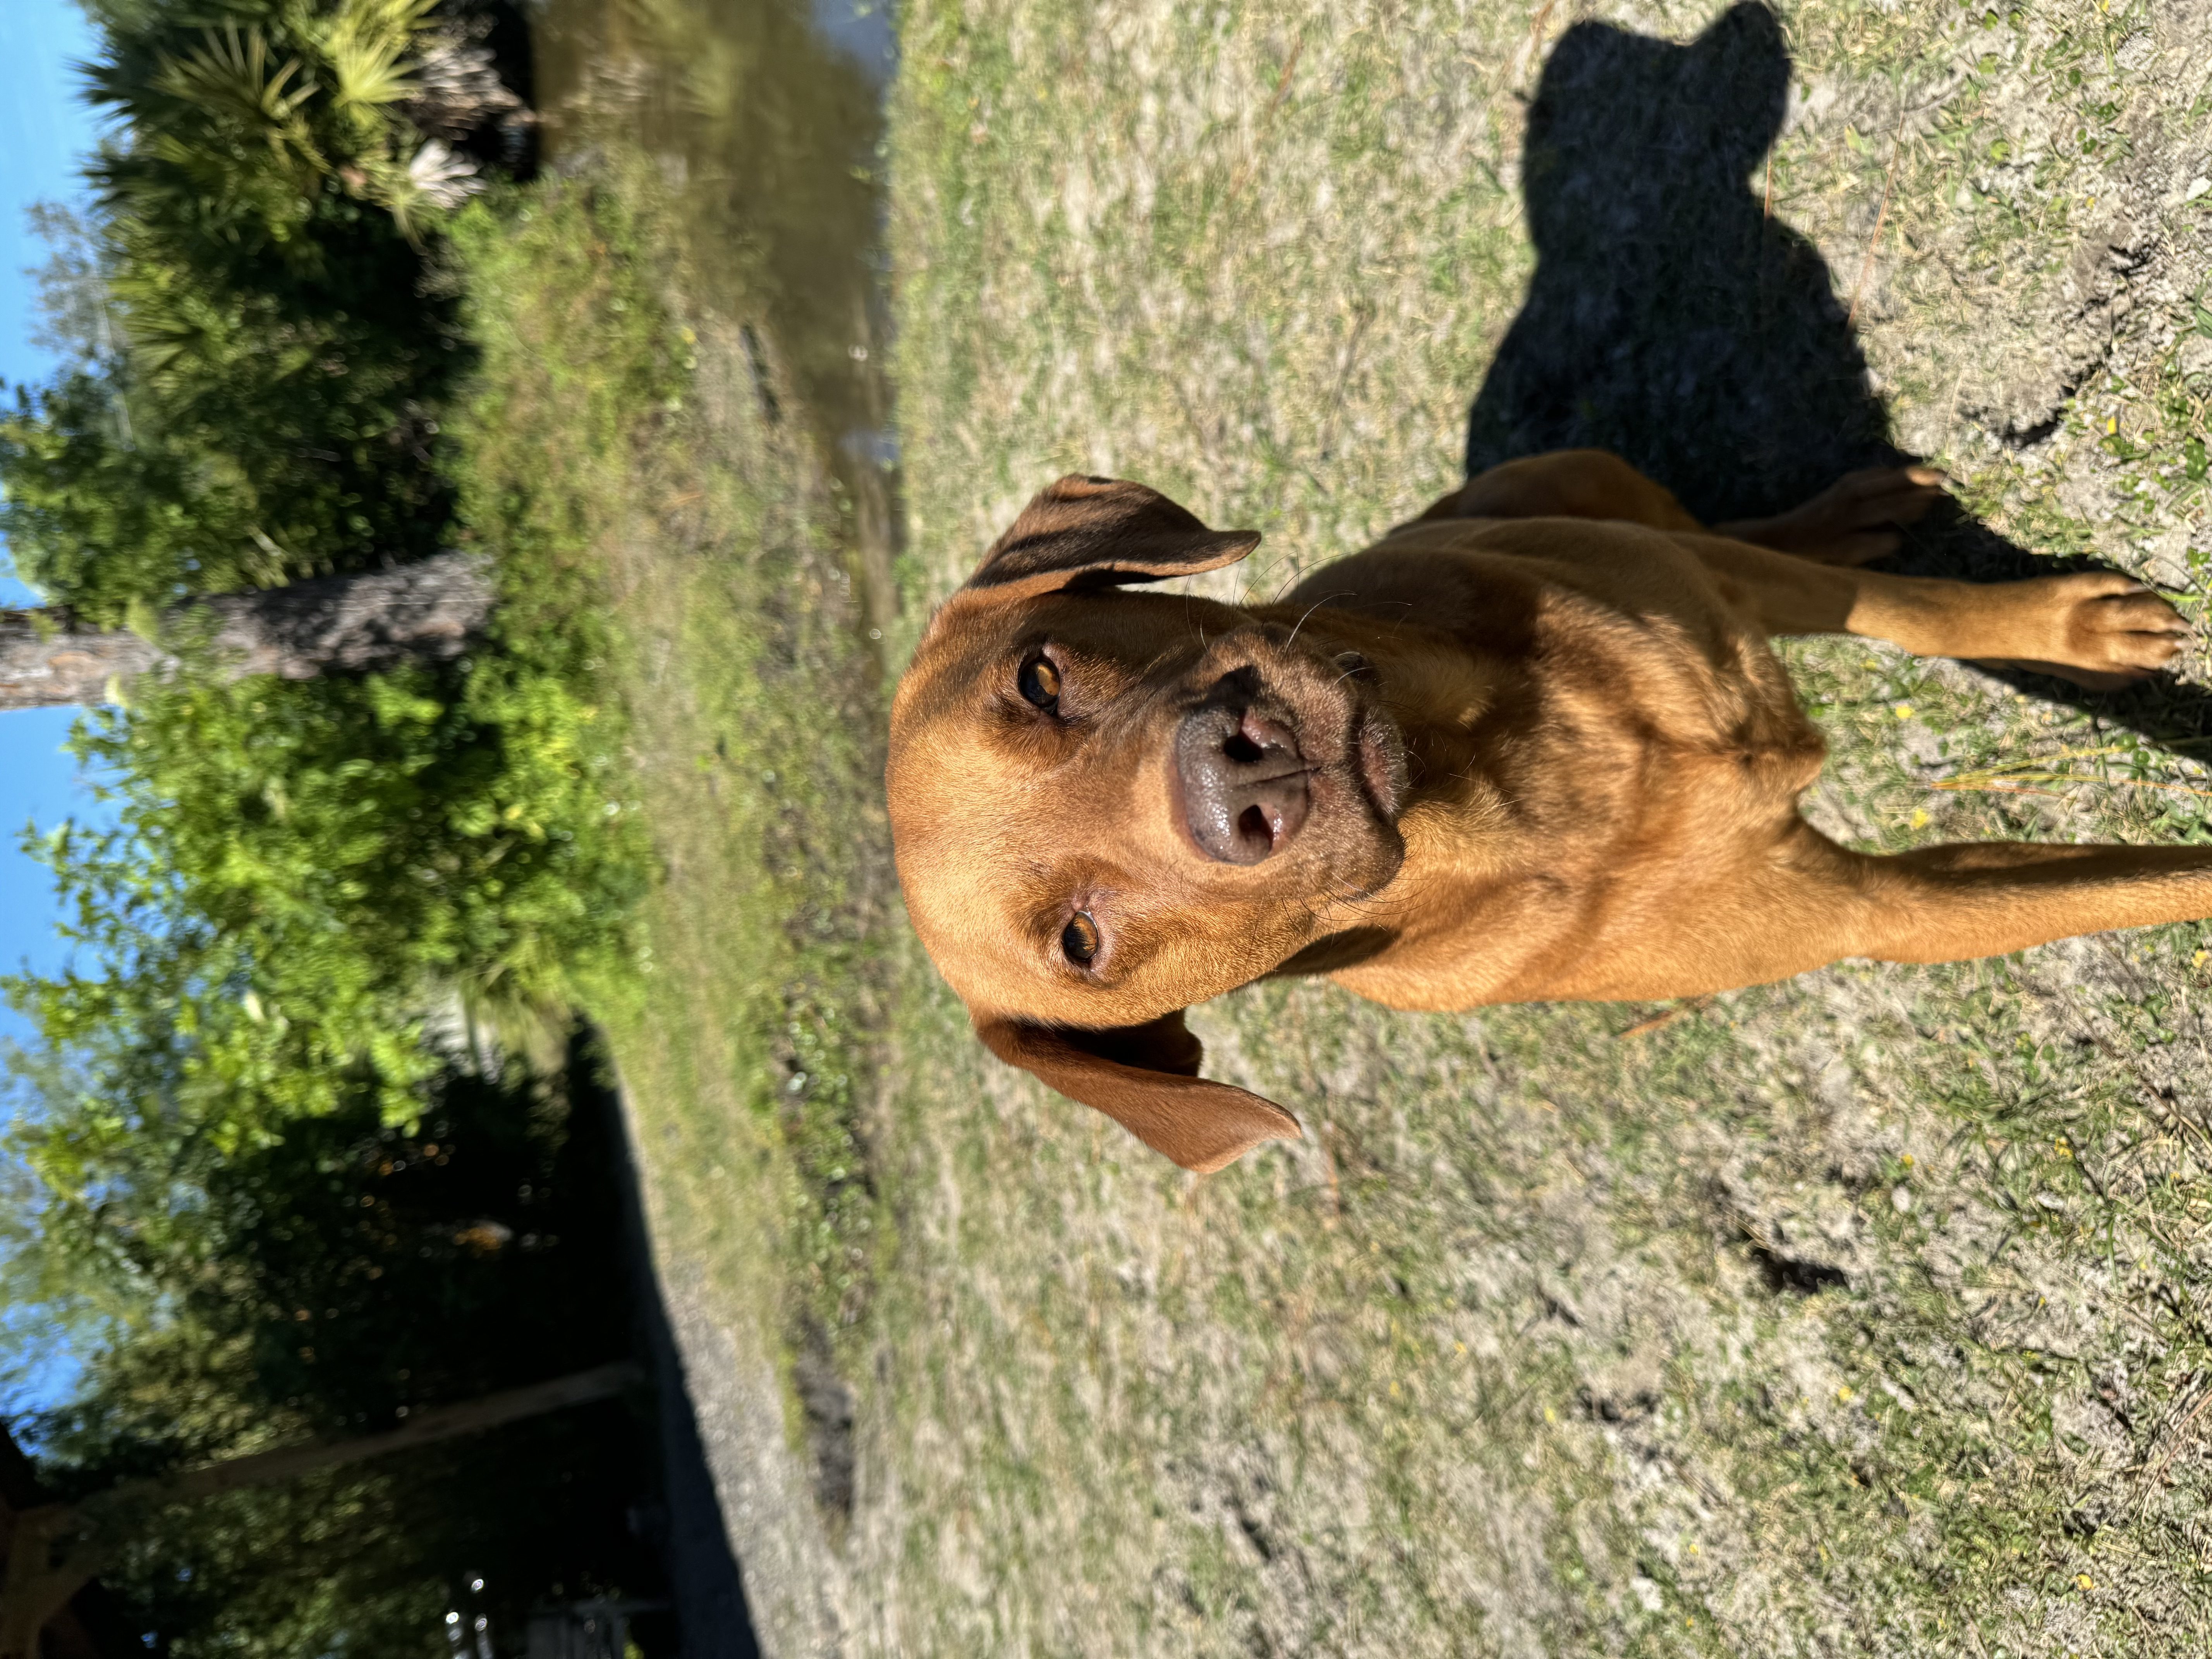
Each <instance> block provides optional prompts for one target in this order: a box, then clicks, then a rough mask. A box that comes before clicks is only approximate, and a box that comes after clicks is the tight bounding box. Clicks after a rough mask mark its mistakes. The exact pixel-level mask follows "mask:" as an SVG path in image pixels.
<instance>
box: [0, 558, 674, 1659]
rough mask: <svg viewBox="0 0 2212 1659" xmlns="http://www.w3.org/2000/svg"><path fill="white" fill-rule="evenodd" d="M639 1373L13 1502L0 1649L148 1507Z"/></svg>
mask: <svg viewBox="0 0 2212 1659" xmlns="http://www.w3.org/2000/svg"><path fill="white" fill-rule="evenodd" d="M299 586H306V584H304V583H302V584H299ZM287 591H289V590H287ZM256 597H258V596H256ZM644 1379H645V1373H644V1372H643V1371H641V1370H639V1368H638V1367H637V1366H636V1365H635V1364H632V1363H631V1362H629V1360H626V1359H625V1360H617V1361H616V1362H615V1363H614V1364H611V1365H601V1366H599V1367H597V1368H596V1369H594V1370H588V1371H574V1372H571V1373H570V1374H569V1375H568V1376H556V1377H554V1378H553V1379H551V1380H550V1382H545V1383H532V1384H530V1385H529V1386H528V1387H526V1388H520V1389H507V1391H506V1392H505V1393H503V1394H491V1395H483V1397H481V1398H480V1399H476V1400H469V1401H463V1402H462V1403H460V1404H459V1405H457V1406H434V1407H431V1408H430V1409H428V1410H427V1411H422V1412H418V1413H416V1414H415V1416H414V1417H413V1418H412V1419H410V1420H409V1421H408V1422H406V1423H404V1424H403V1425H401V1426H399V1427H398V1428H396V1429H387V1430H386V1431H384V1432H383V1433H382V1434H371V1435H364V1436H362V1437H361V1438H360V1439H357V1440H339V1441H334V1442H316V1441H308V1442H306V1443H301V1444H299V1445H293V1446H279V1447H277V1448H276V1449H275V1450H273V1451H264V1452H253V1453H251V1454H249V1455H246V1456H244V1457H233V1458H228V1459H226V1460H225V1461H224V1462H220V1463H209V1464H204V1465H203V1466H202V1467H200V1468H196V1469H182V1470H179V1471H178V1472H177V1473H175V1474H165V1475H157V1476H155V1478H154V1479H152V1480H132V1481H127V1482H125V1484H124V1485H122V1486H111V1487H109V1488H108V1489H107V1490H106V1492H94V1493H93V1494H92V1495H91V1496H90V1497H89V1498H79V1499H78V1500H77V1501H76V1503H74V1504H41V1505H40V1506H39V1507H38V1508H36V1509H28V1510H21V1511H20V1512H18V1513H16V1514H15V1515H13V1516H9V1517H8V1519H9V1521H10V1522H12V1525H11V1526H10V1528H9V1535H8V1537H7V1539H6V1543H7V1561H6V1571H5V1575H4V1577H0V1659H37V1655H38V1652H39V1648H40V1643H39V1632H40V1631H41V1630H43V1629H44V1628H45V1627H46V1621H47V1620H49V1619H51V1618H52V1617H53V1616H54V1614H55V1613H57V1612H58V1611H59V1610H60V1609H61V1608H62V1607H65V1606H67V1605H68V1602H69V1599H70V1597H71V1596H72V1595H76V1593H77V1591H78V1590H80V1589H83V1588H84V1586H85V1585H86V1583H88V1582H90V1580H91V1578H92V1577H93V1575H94V1573H96V1572H98V1571H100V1563H101V1562H102V1561H103V1560H105V1559H106V1558H107V1556H108V1555H109V1554H110V1553H112V1551H113V1550H114V1549H115V1547H117V1546H118V1544H119V1543H120V1542H122V1541H124V1540H125V1538H127V1537H128V1536H129V1535H130V1534H131V1532H132V1531H133V1530H134V1529H135V1528H136V1526H137V1523H138V1522H140V1521H142V1520H143V1517H144V1516H145V1515H146V1514H147V1513H148V1512H149V1510H156V1509H160V1508H161V1507H163V1506H164V1505H167V1504H189V1503H191V1502H194V1501H195V1500H197V1499H199V1498H212V1497H214V1496H216V1494H217V1493H219V1492H240V1491H243V1490H245V1489H246V1487H249V1486H276V1485H277V1484H279V1483H281V1482H283V1481H286V1480H294V1479H295V1478H297V1477H298V1476H300V1475H302V1474H308V1473H309V1472H311V1471H313V1470H315V1469H327V1468H333V1467H335V1466H337V1465H339V1464H343V1463H358V1462H362V1460H364V1459H366V1458H371V1457H382V1456H384V1455H386V1453H389V1452H395V1451H405V1450H407V1449H410V1448H411V1447H415V1446H427V1445H431V1444H433V1443H436V1442H438V1441H441V1440H451V1439H453V1438H454V1437H456V1436H459V1435H464V1434H480V1433H482V1432H483V1431H484V1430H486V1429H495V1428H498V1427H500V1426H501V1425H503V1424H507V1423H514V1422H519V1421H520V1420H521V1419H524V1418H526V1417H539V1416H543V1415H544V1413H547V1412H554V1411H560V1410H562V1408H563V1407H568V1406H580V1405H584V1404H586V1403H587V1402H589V1401H594V1400H605V1399H607V1398H609V1397H610V1396H611V1395H617V1394H620V1393H621V1392H622V1391H623V1389H627V1388H630V1387H633V1386H635V1384H637V1383H641V1382H643V1381H644Z"/></svg>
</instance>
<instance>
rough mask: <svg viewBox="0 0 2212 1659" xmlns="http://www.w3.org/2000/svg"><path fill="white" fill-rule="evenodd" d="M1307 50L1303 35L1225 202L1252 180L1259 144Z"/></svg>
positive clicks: (1278, 80)
mask: <svg viewBox="0 0 2212 1659" xmlns="http://www.w3.org/2000/svg"><path fill="white" fill-rule="evenodd" d="M1305 49H1306V38H1305V36H1304V35H1303V34H1301V35H1300V36H1298V38H1297V40H1295V41H1293V42H1292V43H1291V55H1290V56H1289V57H1288V58H1285V60H1284V62H1283V72H1282V74H1280V75H1279V76H1277V77H1276V78H1275V95H1274V96H1273V97H1272V98H1270V99H1269V100H1267V108H1265V109H1263V110H1261V112H1260V118H1259V120H1258V121H1257V122H1255V124H1254V125H1253V128H1252V143H1253V148H1252V149H1250V150H1247V151H1246V152H1245V155H1244V159H1243V161H1239V162H1238V163H1237V172H1236V173H1235V174H1234V176H1232V177H1231V179H1230V180H1229V191H1228V194H1227V195H1226V196H1225V197H1224V198H1223V199H1224V200H1225V201H1234V200H1235V199H1236V198H1237V196H1238V194H1239V193H1241V192H1242V191H1243V188H1244V184H1245V181H1246V180H1247V179H1249V178H1251V176H1252V168H1253V166H1254V159H1253V158H1254V155H1255V153H1256V151H1257V149H1258V147H1259V142H1260V140H1261V138H1262V137H1266V135H1267V126H1268V124H1269V123H1270V122H1272V121H1273V119H1274V118H1275V112H1276V111H1277V110H1279V109H1280V108H1281V107H1282V106H1283V100H1284V99H1285V98H1286V97H1287V96H1289V95H1290V90H1291V76H1293V75H1295V74H1297V69H1298V58H1299V57H1300V56H1301V55H1302V54H1303V53H1304V51H1305Z"/></svg>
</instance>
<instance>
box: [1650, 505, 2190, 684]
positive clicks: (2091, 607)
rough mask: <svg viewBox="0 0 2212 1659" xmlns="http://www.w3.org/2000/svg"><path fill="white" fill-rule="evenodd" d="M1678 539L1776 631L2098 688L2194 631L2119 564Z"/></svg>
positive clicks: (2165, 660) (2127, 676) (2160, 656)
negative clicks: (2065, 568) (1958, 565)
mask: <svg viewBox="0 0 2212 1659" xmlns="http://www.w3.org/2000/svg"><path fill="white" fill-rule="evenodd" d="M1679 539H1680V541H1681V542H1682V543H1683V544H1684V545H1686V546H1688V547H1690V548H1692V550H1695V552H1696V553H1697V555H1698V556H1699V559H1700V560H1702V561H1703V562H1704V563H1705V567H1706V568H1707V569H1708V570H1710V571H1711V573H1712V574H1713V575H1714V577H1715V578H1716V579H1717V580H1718V582H1719V584H1720V586H1721V590H1722V593H1723V597H1724V598H1726V599H1728V600H1729V603H1730V604H1731V605H1734V606H1735V608H1736V609H1737V610H1738V611H1741V612H1743V613H1746V614H1747V615H1748V616H1750V617H1752V618H1753V620H1755V622H1756V623H1758V625H1759V627H1760V628H1761V629H1764V630H1765V632H1766V633H1768V634H1770V635H1771V634H1857V635H1861V636H1862V637H1864V638H1868V639H1877V640H1887V641H1889V642H1890V643H1891V644H1893V645H1899V646H1902V647H1905V649H1906V650H1907V651H1910V652H1911V653H1913V655H1915V656H1917V657H1959V658H1964V659H1968V660H1970V661H1971V660H1994V661H1999V662H2006V663H2011V664H2015V665H2020V666H2022V667H2028V668H2033V669H2036V670H2039V671H2042V672H2045V673H2050V674H2055V675H2057V676H2058V677H2060V678H2063V679H2069V680H2072V681H2074V682H2075V684H2081V685H2085V686H2087V687H2089V688H2091V689H2092V690H2109V689H2111V688H2112V687H2114V686H2117V685H2122V684H2126V683H2127V682H2129V681H2130V680H2138V679H2142V678H2144V677H2145V676H2147V675H2148V674H2150V673H2153V672H2154V671H2156V670H2158V669H2160V668H2163V667H2165V666H2166V665H2167V664H2169V663H2170V662H2172V660H2173V659H2174V658H2175V657H2177V656H2178V655H2179V654H2180V652H2181V647H2182V646H2183V644H2184V643H2185V641H2187V639H2188V637H2189V624H2188V623H2186V622H2185V621H2184V620H2183V619H2182V617H2181V614H2180V613H2179V611H2176V610H2175V609H2174V608H2173V607H2172V605H2168V604H2167V603H2166V601H2165V600H2164V599H2160V598H2159V596H2158V595H2157V594H2155V593H2154V592H2151V590H2150V589H2148V587H2145V586H2143V585H2142V583H2141V582H2138V581H2136V580H2132V579H2130V578H2129V577H2126V576H2123V575H2120V574H2117V573H2116V572H2112V571H2101V570H2098V571H2087V572H2084V573H2082V574H2078V575H2069V576H2035V577H2031V578H2030V579H2029V580H2026V581H2018V582H1954V581H1941V580H1930V579H1929V578H1925V577H1920V576H1892V575H1887V574H1883V573H1881V572H1878V571H1871V570H1855V569H1848V568H1840V567H1838V566H1833V565H1823V564H1814V563H1812V562H1808V561H1807V560H1804V559H1799V558H1793V557H1792V556H1790V555H1788V554H1784V553H1776V552H1772V551H1770V550H1767V549H1765V548H1763V547H1753V546H1752V545H1750V544H1748V543H1745V542H1738V541H1731V540H1726V539H1723V538H1720V537H1717V536H1695V537H1692V536H1684V537H1681V538H1679Z"/></svg>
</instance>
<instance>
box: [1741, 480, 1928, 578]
mask: <svg viewBox="0 0 2212 1659" xmlns="http://www.w3.org/2000/svg"><path fill="white" fill-rule="evenodd" d="M1942 498H1943V475H1942V473H1941V472H1938V471H1936V469H1935V468H1934V467H1932V466H1875V467H1869V468H1867V469H1866V470H1865V471H1863V472H1851V473H1846V474H1845V475H1844V477H1841V478H1838V479H1837V480H1836V482H1835V483H1832V484H1830V485H1829V486H1828V487H1827V488H1826V489H1824V490H1822V491H1821V492H1820V494H1819V495H1815V496H1814V497H1813V499H1812V500H1811V501H1807V502H1806V503H1805V504H1804V505H1803V506H1802V507H1796V508H1793V509H1792V510H1791V511H1790V512H1788V513H1778V514H1777V515H1776V516H1775V517H1773V518H1771V519H1753V520H1748V521H1747V522H1745V523H1741V524H1730V525H1722V526H1718V528H1719V530H1720V532H1721V533H1722V534H1723V535H1728V536H1733V537H1735V538H1736V539H1737V540H1738V541H1745V542H1751V543H1754V544H1757V545H1758V546H1760V547H1771V548H1772V549H1773V550H1775V551H1776V552H1778V553H1792V554H1795V555H1796V556H1797V557H1799V558H1801V559H1810V560H1812V561H1813V562H1814V563H1815V564H1841V565H1861V564H1872V563H1873V562H1875V560H1877V559H1884V558H1887V557H1888V556H1890V555H1891V554H1892V553H1894V552H1895V551H1897V544H1898V540H1899V536H1898V532H1899V529H1900V528H1901V527H1903V526H1905V525H1909V524H1911V523H1913V522H1915V521H1916V520H1918V519H1919V518H1920V517H1921V515H1922V514H1923V513H1926V512H1927V511H1928V509H1929V507H1933V506H1934V505H1935V504H1936V502H1937V501H1941V500H1942Z"/></svg>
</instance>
